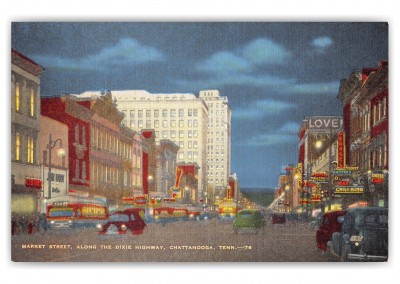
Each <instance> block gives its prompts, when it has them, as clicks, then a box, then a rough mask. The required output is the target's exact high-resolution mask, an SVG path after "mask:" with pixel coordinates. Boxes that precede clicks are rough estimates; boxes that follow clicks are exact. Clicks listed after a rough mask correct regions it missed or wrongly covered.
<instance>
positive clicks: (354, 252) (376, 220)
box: [330, 207, 388, 261]
mask: <svg viewBox="0 0 400 284" xmlns="http://www.w3.org/2000/svg"><path fill="white" fill-rule="evenodd" d="M338 222H339V223H341V224H342V230H341V231H340V232H336V233H334V234H333V236H332V242H331V243H330V244H331V252H332V253H333V254H334V255H336V256H338V257H340V260H341V261H351V260H354V261H387V259H388V209H387V208H382V207H358V208H350V209H347V210H346V214H345V215H343V216H341V217H339V218H338Z"/></svg>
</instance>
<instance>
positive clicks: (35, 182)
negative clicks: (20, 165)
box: [25, 177, 42, 189]
mask: <svg viewBox="0 0 400 284" xmlns="http://www.w3.org/2000/svg"><path fill="white" fill-rule="evenodd" d="M25 186H26V187H29V188H36V189H42V180H41V179H38V178H31V177H27V178H26V179H25Z"/></svg>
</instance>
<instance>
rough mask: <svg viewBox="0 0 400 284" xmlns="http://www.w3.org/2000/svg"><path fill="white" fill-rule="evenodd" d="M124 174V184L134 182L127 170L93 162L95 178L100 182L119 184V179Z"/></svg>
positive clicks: (128, 184) (127, 184)
mask: <svg viewBox="0 0 400 284" xmlns="http://www.w3.org/2000/svg"><path fill="white" fill-rule="evenodd" d="M122 174H123V184H124V186H130V185H131V182H132V177H131V175H129V174H128V172H127V171H125V170H121V169H118V168H114V167H108V166H105V165H102V164H98V163H92V176H93V180H94V181H96V182H98V183H107V184H115V185H117V184H119V183H120V182H119V179H120V177H121V175H122Z"/></svg>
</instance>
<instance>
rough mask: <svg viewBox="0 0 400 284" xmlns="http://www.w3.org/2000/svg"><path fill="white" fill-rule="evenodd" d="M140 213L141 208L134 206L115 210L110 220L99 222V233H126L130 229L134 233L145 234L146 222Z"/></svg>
mask: <svg viewBox="0 0 400 284" xmlns="http://www.w3.org/2000/svg"><path fill="white" fill-rule="evenodd" d="M140 213H141V209H134V208H131V209H125V210H123V211H116V212H114V213H113V214H111V215H110V217H109V218H108V220H106V221H104V222H103V223H100V224H97V229H98V230H99V235H118V234H126V233H127V231H128V230H129V231H130V232H131V234H132V235H140V234H143V230H144V229H145V227H146V223H145V222H144V220H143V219H142V217H141V216H140Z"/></svg>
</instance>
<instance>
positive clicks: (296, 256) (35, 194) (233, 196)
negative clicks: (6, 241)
mask: <svg viewBox="0 0 400 284" xmlns="http://www.w3.org/2000/svg"><path fill="white" fill-rule="evenodd" d="M10 59H11V65H10V66H11V84H10V86H11V90H10V92H11V100H10V101H11V134H10V137H11V149H10V150H11V181H12V182H11V194H10V195H11V201H10V202H11V206H10V208H11V214H10V216H11V220H9V222H10V223H9V224H10V229H11V232H10V234H11V246H12V248H11V259H12V261H14V262H340V261H353V262H354V261H357V262H369V261H372V262H378V261H383V262H385V261H388V255H389V253H388V251H389V243H388V229H389V228H388V207H389V206H388V200H389V198H388V196H389V188H388V184H389V183H388V179H389V163H388V161H389V128H388V123H389V90H388V85H389V84H388V70H389V58H388V24H387V23H386V22H337V23H335V22H179V23H178V22H13V23H11V48H10Z"/></svg>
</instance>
